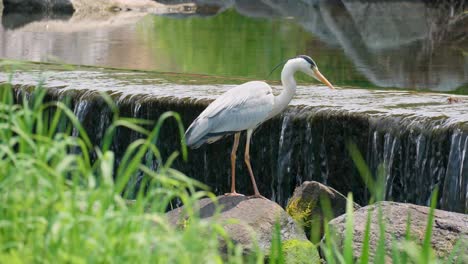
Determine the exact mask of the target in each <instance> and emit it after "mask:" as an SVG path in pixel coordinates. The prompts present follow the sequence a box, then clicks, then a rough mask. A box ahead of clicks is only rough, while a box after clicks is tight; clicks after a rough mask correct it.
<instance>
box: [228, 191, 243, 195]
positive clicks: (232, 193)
mask: <svg viewBox="0 0 468 264" xmlns="http://www.w3.org/2000/svg"><path fill="white" fill-rule="evenodd" d="M224 196H244V195H243V194H240V193H236V192H235V191H234V192H230V193H225V194H224Z"/></svg>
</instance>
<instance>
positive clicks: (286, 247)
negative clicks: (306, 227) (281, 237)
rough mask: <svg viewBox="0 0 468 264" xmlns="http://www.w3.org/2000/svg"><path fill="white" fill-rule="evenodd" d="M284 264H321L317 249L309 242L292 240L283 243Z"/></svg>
mask: <svg viewBox="0 0 468 264" xmlns="http://www.w3.org/2000/svg"><path fill="white" fill-rule="evenodd" d="M282 245H283V254H284V263H288V264H306V263H307V264H316V263H321V261H320V256H319V254H318V251H317V247H316V246H315V245H314V244H312V243H311V242H310V241H308V240H298V239H290V240H286V241H284V242H283V244H282Z"/></svg>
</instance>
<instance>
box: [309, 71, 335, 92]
mask: <svg viewBox="0 0 468 264" xmlns="http://www.w3.org/2000/svg"><path fill="white" fill-rule="evenodd" d="M313 71H314V74H315V77H316V79H317V80H319V81H321V82H322V83H324V84H326V85H327V86H328V87H330V89H335V87H333V85H332V84H331V83H330V82H329V81H328V80H327V78H325V76H323V75H322V74H321V73H320V71H319V70H318V69H317V68H314V69H313Z"/></svg>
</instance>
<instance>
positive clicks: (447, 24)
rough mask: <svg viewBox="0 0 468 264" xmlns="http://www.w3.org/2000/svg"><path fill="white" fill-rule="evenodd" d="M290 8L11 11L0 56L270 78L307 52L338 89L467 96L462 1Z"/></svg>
mask: <svg viewBox="0 0 468 264" xmlns="http://www.w3.org/2000/svg"><path fill="white" fill-rule="evenodd" d="M165 2H171V1H165ZM186 2H190V1H186ZM193 2H199V3H200V2H204V1H193ZM205 2H206V1H205ZM208 2H209V1H208ZM286 2H288V1H268V4H266V2H265V1H225V2H223V4H211V5H210V6H208V7H209V8H207V7H206V6H207V5H206V4H205V5H203V6H202V4H199V6H200V7H203V10H204V12H203V13H200V12H198V13H192V14H190V13H189V14H165V15H164V14H163V15H161V14H160V15H155V14H148V13H145V12H117V13H111V14H106V15H102V14H83V13H80V12H76V13H75V14H73V15H68V16H67V15H63V16H60V15H51V14H46V15H40V16H31V15H22V14H16V13H15V14H11V13H7V12H4V13H3V17H2V25H1V26H0V58H10V59H21V60H31V61H59V62H65V63H71V64H84V65H99V66H107V67H117V68H129V69H143V70H155V71H163V72H177V73H197V74H209V75H217V76H229V77H243V78H248V79H266V78H267V76H268V73H269V72H270V70H271V69H272V68H273V67H274V66H275V65H277V64H278V63H279V62H281V61H283V60H284V59H286V58H290V57H293V56H296V55H297V54H308V55H310V56H312V57H313V58H314V59H315V60H316V62H317V64H318V65H319V68H320V69H321V71H322V72H323V73H324V75H325V76H327V78H328V79H330V80H331V81H332V83H334V84H336V85H338V86H351V87H370V88H405V89H417V90H432V91H446V92H449V91H450V92H457V93H462V94H468V85H467V83H468V56H467V54H468V50H467V47H468V40H467V30H466V28H468V23H467V19H466V15H463V14H464V13H463V12H464V8H466V7H465V6H463V5H461V6H460V5H459V4H456V1H455V4H452V5H447V6H444V5H429V4H426V3H424V2H423V1H398V3H391V2H380V1H377V2H375V3H374V2H365V1H356V2H353V1H351V2H350V1H309V2H310V3H309V2H307V3H306V2H301V1H298V2H297V3H289V2H290V1H289V2H288V3H287V4H286ZM270 79H271V80H278V79H279V71H277V72H276V73H275V74H273V75H272V76H271V77H270ZM299 79H300V80H301V81H303V82H311V80H310V79H308V78H307V77H305V76H299Z"/></svg>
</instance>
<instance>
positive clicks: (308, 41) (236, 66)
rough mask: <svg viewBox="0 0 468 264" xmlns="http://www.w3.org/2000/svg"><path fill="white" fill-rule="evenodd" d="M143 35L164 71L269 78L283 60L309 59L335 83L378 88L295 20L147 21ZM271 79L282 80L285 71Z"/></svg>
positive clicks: (225, 15)
mask: <svg viewBox="0 0 468 264" xmlns="http://www.w3.org/2000/svg"><path fill="white" fill-rule="evenodd" d="M138 30H139V34H140V36H141V38H143V40H144V41H146V42H148V43H150V44H148V46H150V47H152V48H153V54H154V61H157V62H158V63H157V65H156V66H155V67H156V68H155V69H154V70H158V71H172V72H178V73H197V74H210V75H218V76H230V77H244V78H249V79H265V78H267V76H268V74H269V73H270V71H271V70H272V69H273V67H274V66H275V65H277V64H278V63H280V62H281V61H284V60H285V59H289V58H292V57H295V56H297V55H299V54H308V55H310V56H312V57H313V58H314V60H315V61H316V62H317V64H318V66H319V68H320V70H321V72H322V73H323V74H324V75H325V76H326V77H327V78H328V79H329V80H333V81H332V83H334V84H340V85H357V84H358V85H359V86H363V87H371V86H372V85H371V84H370V83H369V82H368V81H367V80H366V79H365V78H364V77H362V75H361V74H360V73H358V72H356V71H355V70H353V67H352V65H351V64H352V63H351V62H350V61H349V60H348V58H347V57H346V56H344V54H336V55H337V56H329V53H328V52H327V49H328V47H326V46H324V45H323V44H322V43H320V42H319V41H317V40H315V38H314V36H313V35H312V34H311V33H310V32H307V31H306V30H304V29H303V28H302V27H301V26H299V25H298V24H297V22H296V21H293V20H288V19H280V18H278V19H271V18H250V17H245V16H242V15H240V14H239V13H237V12H236V11H235V10H226V11H224V12H222V13H220V14H218V15H216V16H212V17H197V16H193V17H186V18H184V19H177V18H173V17H167V16H147V17H145V18H144V19H142V20H141V21H140V22H139V24H138ZM321 49H323V50H324V52H321V51H322V50H321ZM337 65H340V67H339V70H337V67H336V66H337ZM297 77H298V80H299V81H303V82H307V83H314V82H315V81H314V80H312V79H311V78H310V77H308V76H305V75H298V76H297ZM269 79H270V80H280V70H277V71H275V72H274V73H273V75H272V76H271V78H269Z"/></svg>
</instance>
